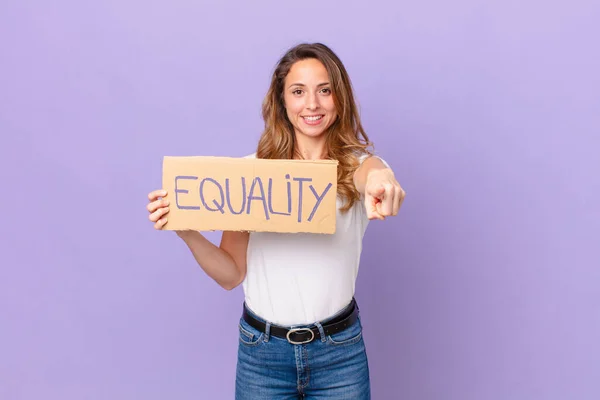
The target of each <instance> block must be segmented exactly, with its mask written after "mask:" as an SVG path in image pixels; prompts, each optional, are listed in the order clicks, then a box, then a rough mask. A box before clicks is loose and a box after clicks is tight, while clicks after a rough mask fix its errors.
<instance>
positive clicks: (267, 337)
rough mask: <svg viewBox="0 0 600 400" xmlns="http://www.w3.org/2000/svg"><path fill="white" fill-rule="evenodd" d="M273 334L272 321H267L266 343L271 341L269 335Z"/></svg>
mask: <svg viewBox="0 0 600 400" xmlns="http://www.w3.org/2000/svg"><path fill="white" fill-rule="evenodd" d="M270 336H271V323H270V322H269V321H266V322H265V343H266V342H268V341H269V337H270Z"/></svg>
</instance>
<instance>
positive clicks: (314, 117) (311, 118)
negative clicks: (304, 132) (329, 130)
mask: <svg viewBox="0 0 600 400" xmlns="http://www.w3.org/2000/svg"><path fill="white" fill-rule="evenodd" d="M302 118H304V120H305V121H308V122H315V121H318V120H320V119H321V118H323V115H310V116H305V117H302Z"/></svg>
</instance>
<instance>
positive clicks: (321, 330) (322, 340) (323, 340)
mask: <svg viewBox="0 0 600 400" xmlns="http://www.w3.org/2000/svg"><path fill="white" fill-rule="evenodd" d="M315 325H316V326H317V328H319V334H320V335H321V342H323V343H325V340H327V339H326V338H325V331H324V330H323V325H321V323H320V322H315Z"/></svg>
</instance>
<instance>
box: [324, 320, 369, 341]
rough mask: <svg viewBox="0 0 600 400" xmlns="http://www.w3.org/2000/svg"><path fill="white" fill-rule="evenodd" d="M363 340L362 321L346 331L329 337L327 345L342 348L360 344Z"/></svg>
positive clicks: (358, 321)
mask: <svg viewBox="0 0 600 400" xmlns="http://www.w3.org/2000/svg"><path fill="white" fill-rule="evenodd" d="M361 339H362V326H361V324H360V320H357V321H356V322H355V323H354V324H352V325H351V326H349V327H348V328H346V329H344V330H343V331H341V332H338V333H334V334H333V335H329V336H327V344H330V345H332V346H342V345H350V344H354V343H358V342H359V341H360V340H361Z"/></svg>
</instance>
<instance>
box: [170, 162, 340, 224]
mask: <svg viewBox="0 0 600 400" xmlns="http://www.w3.org/2000/svg"><path fill="white" fill-rule="evenodd" d="M337 165H338V162H337V161H332V160H318V161H309V160H264V159H254V158H230V157H164V159H163V189H165V190H167V198H168V199H169V202H170V205H169V214H168V218H167V221H168V222H167V223H166V224H165V225H164V228H163V229H166V230H198V231H213V230H221V231H257V232H258V231H262V232H310V233H327V234H331V233H335V221H336V196H337Z"/></svg>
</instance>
